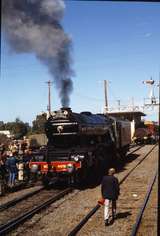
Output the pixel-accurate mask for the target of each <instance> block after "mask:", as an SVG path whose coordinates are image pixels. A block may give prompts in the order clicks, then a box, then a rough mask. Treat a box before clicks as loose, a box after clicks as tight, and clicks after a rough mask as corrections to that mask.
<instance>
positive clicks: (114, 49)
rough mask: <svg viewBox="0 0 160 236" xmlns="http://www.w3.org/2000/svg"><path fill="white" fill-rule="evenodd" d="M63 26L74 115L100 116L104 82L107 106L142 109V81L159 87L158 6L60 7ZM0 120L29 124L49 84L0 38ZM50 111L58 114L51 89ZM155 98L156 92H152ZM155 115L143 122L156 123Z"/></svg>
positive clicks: (30, 58) (33, 62) (41, 70)
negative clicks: (69, 59)
mask: <svg viewBox="0 0 160 236" xmlns="http://www.w3.org/2000/svg"><path fill="white" fill-rule="evenodd" d="M65 3H66V9H65V14H64V18H63V21H62V25H63V27H64V30H65V31H66V32H67V33H68V34H69V35H70V36H71V37H72V41H73V51H72V57H73V69H74V71H75V76H74V77H73V78H72V80H73V84H74V90H73V92H72V94H71V98H70V100H71V102H70V107H71V108H72V110H74V111H76V112H81V111H84V110H90V111H92V112H101V111H102V108H103V105H104V88H103V80H109V81H110V83H109V88H108V100H109V105H115V104H116V100H118V99H120V100H121V104H122V105H123V104H124V105H126V104H129V103H131V99H132V97H134V102H135V104H136V105H142V103H143V99H144V97H147V95H148V86H146V85H144V84H142V81H143V80H147V79H150V77H151V76H152V78H153V79H154V80H157V81H158V79H159V78H158V77H159V71H160V4H156V3H143V2H141V3H138V2H137V3H125V2H119V3H118V2H98V1H97V2H96V1H94V2H91V1H88V2H87V1H86V2H84V1H65ZM1 47H2V50H1V79H0V89H1V95H0V97H1V99H0V107H1V114H0V120H3V121H5V122H7V121H13V120H15V118H16V117H19V118H20V119H21V120H23V121H25V122H31V121H32V120H34V119H35V117H36V115H37V114H39V113H41V112H42V111H46V108H47V102H48V101H47V99H48V90H47V84H46V83H45V82H46V81H48V80H50V79H52V78H51V76H50V74H49V73H48V70H47V68H46V67H45V65H42V64H41V63H40V62H39V61H38V60H37V59H36V58H35V56H34V54H15V53H14V52H12V51H11V50H10V48H9V46H8V44H7V42H6V40H5V39H4V37H3V36H2V38H1ZM51 92H52V101H51V103H52V109H53V110H56V109H59V108H60V106H61V105H60V99H59V97H58V92H57V91H56V88H55V86H54V83H53V85H52V91H51ZM155 95H158V90H157V89H155ZM157 113H158V112H157V111H155V112H149V113H148V114H149V116H148V117H147V118H148V119H153V120H156V119H157Z"/></svg>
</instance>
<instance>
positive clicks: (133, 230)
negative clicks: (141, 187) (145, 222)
mask: <svg viewBox="0 0 160 236" xmlns="http://www.w3.org/2000/svg"><path fill="white" fill-rule="evenodd" d="M156 177H157V171H156V173H155V175H154V177H153V179H152V181H151V183H150V186H149V188H148V190H147V193H146V196H145V199H144V202H143V204H142V207H141V209H140V211H139V214H138V216H137V219H136V223H135V224H134V226H133V228H132V232H131V236H135V235H136V234H137V231H138V229H139V226H140V223H141V220H142V216H143V213H144V210H145V208H146V205H147V203H148V200H149V198H150V195H151V192H152V189H153V185H154V183H155V181H156Z"/></svg>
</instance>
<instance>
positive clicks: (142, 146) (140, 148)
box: [127, 144, 145, 156]
mask: <svg viewBox="0 0 160 236" xmlns="http://www.w3.org/2000/svg"><path fill="white" fill-rule="evenodd" d="M144 146H145V144H143V145H141V146H139V147H138V148H136V149H135V150H133V151H131V152H129V153H128V154H127V156H128V155H131V154H133V153H134V152H136V151H138V150H139V149H141V148H142V147H144Z"/></svg>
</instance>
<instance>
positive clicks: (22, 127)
mask: <svg viewBox="0 0 160 236" xmlns="http://www.w3.org/2000/svg"><path fill="white" fill-rule="evenodd" d="M2 123H3V122H2ZM2 123H0V124H2ZM1 127H2V128H3V130H9V131H10V132H11V134H13V135H14V137H15V138H16V139H19V138H22V137H23V136H24V135H26V134H27V132H28V131H29V129H30V126H29V124H28V123H24V122H23V121H21V120H20V119H19V118H16V119H15V121H14V122H7V123H5V124H4V123H3V124H2V126H1Z"/></svg>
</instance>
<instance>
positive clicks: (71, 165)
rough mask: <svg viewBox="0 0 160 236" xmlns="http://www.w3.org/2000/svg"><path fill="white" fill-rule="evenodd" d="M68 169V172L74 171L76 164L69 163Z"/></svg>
mask: <svg viewBox="0 0 160 236" xmlns="http://www.w3.org/2000/svg"><path fill="white" fill-rule="evenodd" d="M67 169H68V172H69V173H72V172H73V171H74V166H73V164H71V163H69V164H68V165H67Z"/></svg>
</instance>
